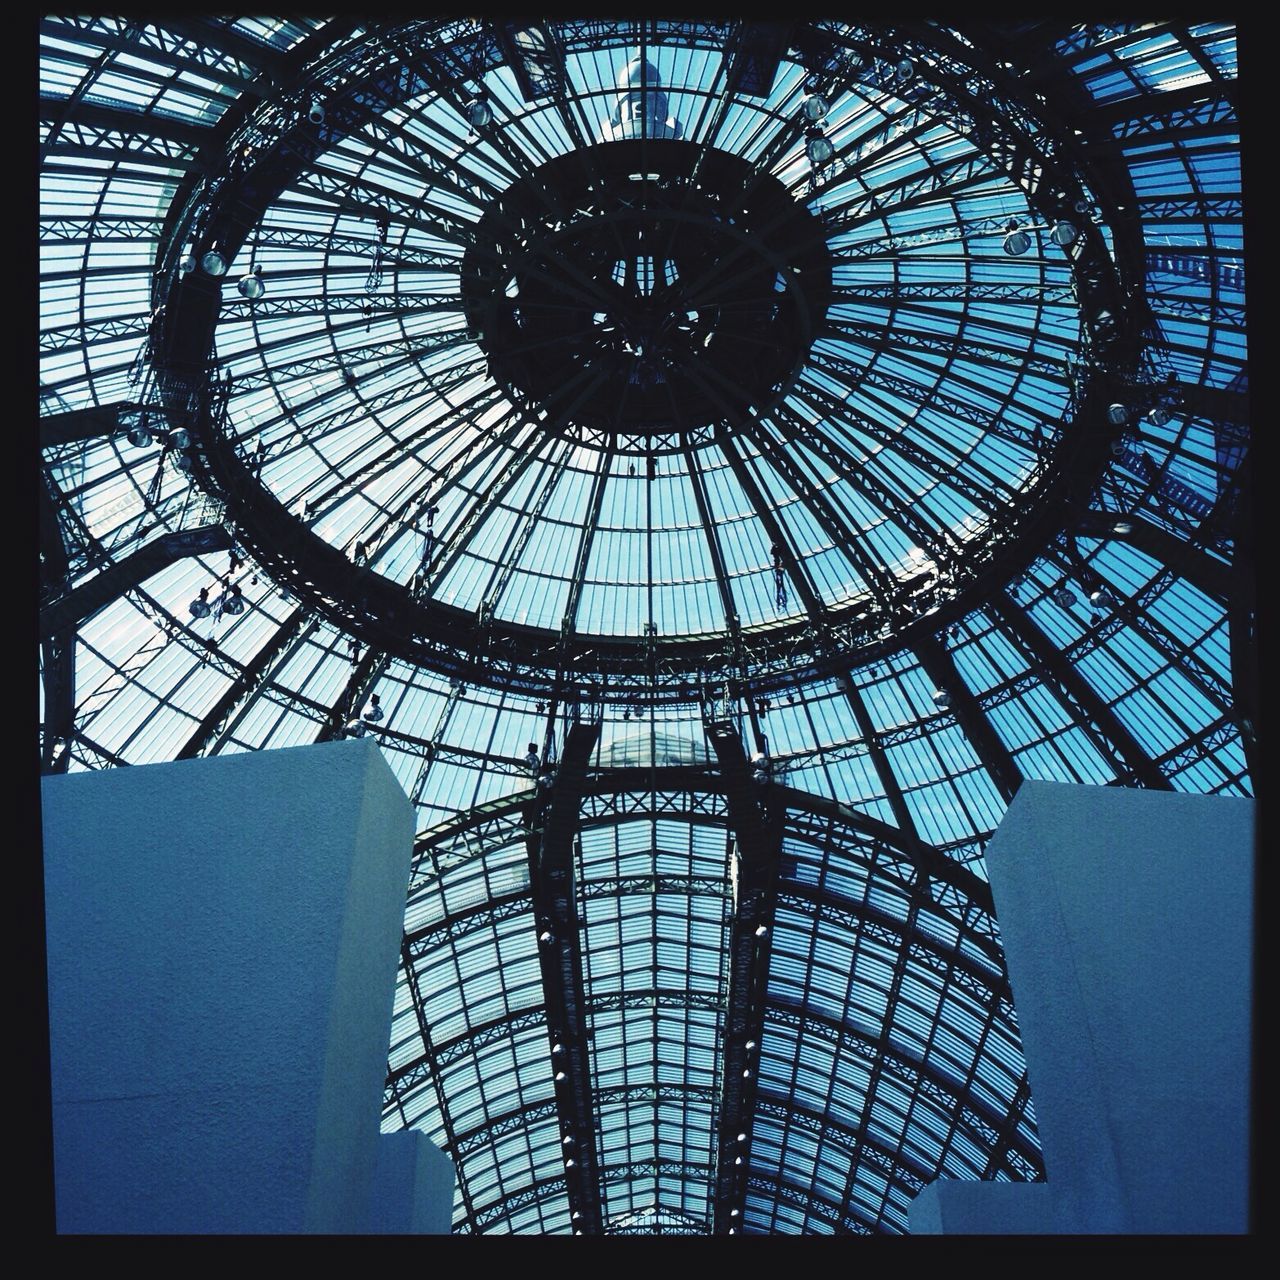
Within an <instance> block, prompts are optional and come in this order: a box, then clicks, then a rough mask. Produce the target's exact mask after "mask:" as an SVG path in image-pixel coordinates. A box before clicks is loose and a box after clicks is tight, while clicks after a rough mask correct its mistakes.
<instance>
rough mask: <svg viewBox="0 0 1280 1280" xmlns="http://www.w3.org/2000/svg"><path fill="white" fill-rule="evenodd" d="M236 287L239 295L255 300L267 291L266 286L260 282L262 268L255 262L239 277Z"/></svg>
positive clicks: (251, 300)
mask: <svg viewBox="0 0 1280 1280" xmlns="http://www.w3.org/2000/svg"><path fill="white" fill-rule="evenodd" d="M236 288H237V289H238V290H239V291H240V296H241V297H243V298H248V299H249V301H250V302H256V301H257V300H258V299H259V298H260V297H262V295H263V294H264V293H266V291H267V286H266V285H265V284H263V283H262V268H261V267H260V266H258V265H257V263H255V264H254V265H253V266H252V267H250V268H249V270H248V271H246V272H245V273H244V275H243V276H241V277H240V279H239V281H238V282H237V284H236Z"/></svg>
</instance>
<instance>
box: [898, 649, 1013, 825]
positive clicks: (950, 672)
mask: <svg viewBox="0 0 1280 1280" xmlns="http://www.w3.org/2000/svg"><path fill="white" fill-rule="evenodd" d="M915 651H916V657H918V658H919V659H920V663H921V665H922V666H923V667H924V669H925V671H926V672H927V674H928V676H929V679H930V680H932V681H933V684H934V688H936V689H941V690H943V691H944V692H945V693H947V694H948V695H949V696H950V698H951V703H950V707H949V709H950V711H951V714H952V715H954V716H955V718H956V723H957V724H959V726H960V728H961V729H963V730H964V734H965V737H967V738H968V739H969V741H970V742H971V743H972V744H973V748H974V750H975V751H977V753H978V758H979V759H980V760H981V761H982V763H983V765H984V766H985V768H986V770H987V772H988V773H989V774H990V775H991V780H992V781H993V782H994V783H995V784H996V788H997V790H998V791H999V792H1000V794H1001V795H1002V796H1003V797H1004V799H1005V800H1006V801H1009V800H1012V799H1013V797H1014V796H1015V795H1016V794H1017V791H1018V788H1019V787H1020V786H1021V785H1022V770H1020V769H1019V768H1018V766H1017V764H1016V762H1015V761H1014V758H1013V756H1012V755H1010V754H1009V748H1008V747H1006V746H1005V745H1004V742H1003V740H1002V739H1001V737H1000V735H999V734H998V733H997V732H996V731H995V728H994V726H993V725H992V724H991V721H990V720H988V719H987V717H986V715H985V714H984V713H983V710H982V708H981V707H980V706H979V705H978V701H977V699H976V698H975V697H974V696H973V694H972V693H971V692H970V690H969V686H968V685H967V684H965V682H964V679H963V678H962V677H961V675H960V672H959V671H957V670H956V664H955V661H954V659H953V658H952V657H951V654H950V652H949V651H948V650H947V648H946V646H945V645H944V644H942V642H941V641H939V639H938V638H937V636H931V635H922V636H921V637H920V638H919V639H918V640H917V641H916V644H915Z"/></svg>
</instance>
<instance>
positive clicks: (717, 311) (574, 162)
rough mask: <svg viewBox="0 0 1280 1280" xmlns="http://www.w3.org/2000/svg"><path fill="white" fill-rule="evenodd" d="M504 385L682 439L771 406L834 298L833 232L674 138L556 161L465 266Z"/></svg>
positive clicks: (760, 179) (497, 204) (736, 163)
mask: <svg viewBox="0 0 1280 1280" xmlns="http://www.w3.org/2000/svg"><path fill="white" fill-rule="evenodd" d="M462 300H463V308H464V311H465V314H466V318H467V325H468V329H469V332H470V334H471V336H472V337H473V338H474V339H475V341H476V342H478V343H479V345H480V346H481V347H482V348H483V350H484V351H485V353H486V354H487V355H488V357H489V368H490V372H491V374H492V375H493V377H494V378H495V379H496V380H497V381H498V382H499V383H501V384H502V385H503V386H504V387H505V389H506V391H507V393H508V394H509V395H510V396H511V397H512V399H513V400H514V401H515V402H517V403H519V404H521V405H522V406H523V407H525V408H526V409H528V410H529V411H531V412H532V411H537V410H545V412H546V415H547V419H546V421H547V423H548V425H549V426H552V427H555V428H559V427H565V426H569V425H574V426H586V427H590V428H592V429H595V430H603V431H614V432H624V433H628V434H636V433H645V432H649V433H667V432H673V431H677V430H688V429H691V428H697V427H702V426H705V425H706V424H708V423H711V422H718V421H733V420H734V419H736V418H738V417H740V416H741V415H742V414H743V413H745V412H746V411H747V410H748V409H753V410H755V411H756V412H763V411H765V410H766V409H768V408H769V407H770V406H772V405H773V404H775V403H776V402H777V401H778V400H779V399H780V398H781V397H782V396H783V395H785V394H786V392H787V390H788V389H789V388H790V386H791V383H792V381H793V379H794V378H795V377H796V375H797V373H798V372H799V370H800V368H801V366H802V365H803V363H804V359H805V356H806V354H807V353H808V350H809V346H810V344H811V343H812V341H813V339H814V338H815V337H817V336H818V333H819V332H820V329H821V326H822V324H823V321H824V318H825V316H826V311H827V307H828V305H829V303H830V300H831V259H830V254H829V253H828V251H827V246H826V240H825V236H824V231H823V227H822V224H821V223H820V222H819V221H818V220H817V219H816V218H815V217H813V215H812V214H810V213H809V212H808V210H807V209H805V208H804V207H803V206H801V205H799V204H797V203H796V202H795V201H794V200H793V199H792V198H791V196H790V194H789V193H788V192H787V190H786V188H785V187H783V185H782V184H781V183H780V182H779V181H778V180H777V179H776V178H774V177H772V176H771V175H769V174H767V173H760V172H758V171H757V170H756V169H755V168H753V166H752V165H751V164H750V163H749V162H747V161H745V160H743V159H741V158H740V157H738V156H733V155H729V154H727V153H725V152H723V151H716V150H714V149H708V148H705V147H702V146H699V145H697V144H694V143H691V142H682V141H677V140H673V139H647V140H643V141H639V140H637V141H625V142H607V143H602V144H600V145H598V146H594V147H588V148H584V149H581V150H578V151H573V152H570V153H569V154H567V155H564V156H559V157H557V158H556V159H554V160H550V161H548V162H547V163H546V164H544V165H542V166H541V167H540V168H538V169H537V170H535V171H534V172H533V173H531V174H529V175H527V176H526V177H524V178H522V179H520V180H519V181H517V182H515V183H513V184H512V186H510V187H509V188H508V189H507V190H506V191H505V192H503V194H502V195H501V196H499V197H498V198H497V199H496V200H495V201H494V202H493V204H492V205H491V206H490V207H489V208H488V210H487V211H486V212H485V214H484V216H483V217H482V218H481V219H480V222H479V224H478V225H477V228H476V235H475V241H474V244H473V245H472V247H471V248H470V249H468V251H467V253H466V255H465V257H464V259H463V266H462Z"/></svg>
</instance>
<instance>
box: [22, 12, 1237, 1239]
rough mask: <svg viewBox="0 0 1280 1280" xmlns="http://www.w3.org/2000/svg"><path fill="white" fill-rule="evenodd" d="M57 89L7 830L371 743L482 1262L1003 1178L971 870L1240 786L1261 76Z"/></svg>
mask: <svg viewBox="0 0 1280 1280" xmlns="http://www.w3.org/2000/svg"><path fill="white" fill-rule="evenodd" d="M40 35H41V41H42V48H41V85H40V102H39V111H38V120H37V125H38V129H39V148H40V160H41V191H40V194H41V209H40V217H39V237H38V248H39V252H40V258H41V292H40V304H41V308H40V324H39V329H40V333H39V340H38V352H39V359H40V362H41V363H40V392H41V395H40V402H41V415H40V421H39V456H40V475H39V483H38V484H37V486H36V492H37V495H38V498H37V501H38V505H39V522H40V536H39V555H40V560H41V570H40V634H39V642H40V653H39V661H40V696H41V709H40V726H39V730H40V739H39V751H40V761H41V768H42V770H43V771H46V772H58V771H66V770H78V769H89V768H95V769H96V768H114V767H123V766H127V765H130V764H134V763H146V762H153V761H163V760H177V759H190V758H193V757H196V756H202V755H215V754H218V753H219V752H224V751H232V750H258V749H270V748H272V747H276V746H292V745H297V744H303V743H315V742H324V741H327V740H330V739H332V738H335V737H338V736H341V735H343V734H345V733H349V732H358V733H365V734H369V735H371V736H373V737H375V738H376V740H377V741H378V742H379V744H380V746H381V749H382V751H383V753H384V755H385V756H386V758H387V759H388V761H389V763H390V764H391V766H392V767H393V769H394V770H395V772H396V774H397V776H398V777H399V778H400V780H401V782H402V784H403V785H404V787H405V790H406V793H407V794H408V795H409V796H410V799H411V801H412V803H413V804H414V806H415V808H416V811H417V813H418V830H419V832H420V835H419V838H418V841H417V848H416V851H415V858H414V864H413V871H412V876H411V882H410V891H409V900H408V903H407V908H406V918H405V936H404V942H403V947H402V957H401V959H402V964H401V972H400V977H399V985H398V989H397V995H396V1006H395V1013H394V1025H393V1034H392V1043H391V1046H390V1051H389V1062H388V1077H387V1089H386V1095H385V1104H384V1115H385V1118H386V1120H387V1122H388V1123H390V1124H399V1125H403V1126H406V1127H417V1128H420V1129H423V1130H424V1131H426V1132H427V1133H429V1134H430V1135H431V1136H432V1137H433V1138H434V1140H435V1141H437V1142H438V1143H439V1144H440V1145H441V1146H442V1147H443V1148H444V1149H446V1150H447V1151H448V1152H449V1153H450V1154H451V1156H452V1157H453V1159H454V1161H455V1164H456V1167H457V1170H458V1195H457V1201H456V1204H455V1214H454V1228H455V1230H456V1231H459V1232H467V1233H481V1232H498V1231H502V1232H527V1233H534V1232H536V1233H542V1234H551V1233H566V1234H569V1233H573V1232H574V1231H581V1232H583V1233H584V1234H588V1233H591V1234H595V1233H604V1234H669V1233H672V1234H711V1233H716V1232H727V1231H730V1230H732V1231H734V1232H735V1233H741V1234H753V1233H791V1232H794V1233H822V1234H831V1233H834V1234H846V1233H850V1234H861V1233H866V1232H884V1231H888V1232H899V1231H904V1230H906V1226H907V1223H906V1210H907V1206H908V1204H909V1202H910V1200H911V1198H912V1196H913V1195H914V1194H915V1193H916V1192H917V1191H918V1190H919V1189H920V1188H921V1187H922V1186H924V1185H925V1184H926V1183H927V1182H928V1181H930V1180H931V1179H932V1178H934V1177H936V1176H938V1175H939V1174H943V1175H945V1176H953V1177H970V1178H977V1177H985V1178H1000V1179H1004V1178H1015V1179H1027V1178H1036V1177H1039V1176H1042V1168H1041V1164H1040V1158H1039V1151H1038V1145H1037V1139H1036V1134H1035V1122H1034V1110H1033V1107H1034V1098H1033V1097H1032V1095H1031V1093H1030V1089H1029V1087H1028V1083H1027V1080H1026V1074H1025V1070H1024V1069H1023V1064H1022V1060H1021V1050H1020V1047H1019V1042H1018V1036H1017V1028H1016V1018H1015V1013H1014V1007H1013V999H1012V994H1011V992H1010V990H1009V985H1008V981H1007V979H1006V977H1005V974H1004V968H1003V959H1002V955H1001V951H1000V946H999V940H998V932H997V929H996V926H995V921H994V918H993V907H992V903H991V897H990V891H989V889H988V888H987V886H986V883H985V879H984V875H983V867H982V859H983V847H984V845H985V842H986V840H987V839H988V838H989V836H990V834H991V833H992V831H994V830H995V828H996V827H997V826H998V825H999V822H1000V820H1001V817H1002V815H1003V813H1004V810H1005V807H1006V806H1007V804H1008V802H1009V801H1010V799H1011V798H1012V797H1013V796H1014V795H1015V794H1016V792H1017V789H1018V787H1019V786H1020V784H1021V782H1022V780H1023V779H1025V778H1037V779H1039V778H1045V779H1053V780H1060V781H1066V782H1084V783H1092V784H1110V785H1137V786H1145V787H1152V788H1160V789H1176V790H1180V791H1184V792H1191V793H1213V794H1228V795H1232V794H1234V795H1249V794H1251V793H1252V790H1253V785H1254V784H1253V782H1252V778H1253V777H1254V776H1255V775H1254V770H1255V769H1256V768H1257V761H1258V754H1259V748H1260V743H1261V718H1260V716H1261V713H1260V705H1259V697H1258V682H1259V670H1258V667H1259V664H1258V654H1257V630H1258V622H1257V613H1258V599H1257V589H1256V579H1255V574H1256V554H1257V540H1256V536H1255V534H1254V530H1253V525H1252V521H1253V519H1254V515H1255V512H1256V509H1257V500H1256V496H1255V495H1254V493H1253V489H1252V485H1253V481H1252V473H1253V456H1254V455H1253V450H1252V447H1251V432H1250V421H1251V413H1250V398H1249V388H1248V373H1247V356H1246V340H1247V333H1246V315H1247V310H1246V290H1247V288H1248V287H1249V286H1250V285H1252V286H1253V287H1254V288H1255V289H1256V288H1257V286H1258V281H1259V277H1258V274H1257V273H1256V272H1251V270H1250V267H1249V263H1248V262H1247V258H1246V254H1245V251H1244V245H1243V234H1242V224H1243V198H1242V195H1241V192H1242V190H1243V183H1242V181H1241V174H1240V154H1239V153H1240V132H1239V129H1240V124H1239V111H1238V101H1237V97H1238V95H1237V90H1236V83H1237V82H1236V74H1237V65H1236V32H1235V29H1234V27H1233V26H1232V25H1231V24H1229V23H1225V22H1220V21H1211V20H1206V21H1194V20H1190V19H1182V20H1167V21H1166V20H1160V21H1151V22H1137V21H1134V22H1123V23H1121V22H1116V23H1092V22H1073V21H1070V20H1049V19H1028V20H1023V21H1019V22H1017V23H1002V22H983V21H978V20H968V19H966V20H963V21H956V22H954V23H951V22H918V21H910V20H907V21H902V22H889V21H881V20H874V21H872V20H868V21H860V20H844V19H830V20H822V21H810V20H794V21H791V22H786V23H777V24H775V23H756V22H746V21H740V20H736V19H721V20H696V19H689V20H686V19H634V20H605V19H566V18H556V19H539V20H527V21H526V20H523V19H520V20H517V19H512V20H502V21H489V20H485V19H475V18H451V19H432V18H413V19H403V20H388V21H383V20H374V21H368V22H362V21H360V20H359V19H358V18H357V17H356V16H354V15H351V16H347V17H345V18H340V19H332V20H325V19H283V20H279V19H254V18H240V19H237V18H219V17H205V18H196V17H192V18H181V17H178V16H170V17H158V16H157V17H135V18H123V17H93V16H78V17H67V18H60V17H56V16H46V17H44V18H43V19H42V20H41V22H40ZM624 161H625V162H624ZM1024 240H1025V244H1024V243H1023V241H1024ZM256 272H260V274H256ZM255 295H256V296H255ZM211 584H218V585H217V590H218V591H219V592H222V593H225V594H224V595H223V599H224V601H225V600H229V599H231V598H232V596H231V591H232V588H233V587H234V589H235V595H234V599H235V600H236V601H237V604H236V606H235V607H234V608H233V610H232V611H231V612H226V611H225V610H223V609H215V610H211V611H209V613H208V614H205V613H204V612H203V611H202V610H201V609H200V608H199V607H197V608H195V609H194V610H193V608H192V605H193V604H194V603H195V602H197V601H201V600H204V599H205V596H204V595H202V592H204V591H205V590H206V589H212V588H211ZM239 602H243V604H244V608H243V609H242V610H241V609H240V608H239ZM373 708H377V709H378V710H377V712H376V713H373ZM747 743H750V744H751V745H750V747H744V744H747ZM526 744H532V747H530V746H528V745H526ZM748 752H750V755H751V759H750V760H748V758H747V756H748ZM531 757H532V758H531ZM761 931H763V932H761ZM543 935H548V936H549V937H550V939H551V941H549V942H544V941H543V940H542V939H543ZM748 1045H750V1046H751V1048H748V1047H747V1046H748ZM556 1047H558V1049H557V1048H556ZM744 1072H746V1073H747V1074H745V1075H744V1074H743V1073H744ZM740 1135H745V1137H740Z"/></svg>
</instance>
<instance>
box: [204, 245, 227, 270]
mask: <svg viewBox="0 0 1280 1280" xmlns="http://www.w3.org/2000/svg"><path fill="white" fill-rule="evenodd" d="M200 266H201V269H202V270H203V271H204V273H205V275H210V276H225V275H226V274H227V260H226V258H224V257H223V256H222V253H221V251H220V250H219V249H218V246H217V243H216V242H215V243H214V244H211V245H210V246H209V247H208V248H207V249H206V250H205V251H204V253H203V254H201V255H200Z"/></svg>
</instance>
